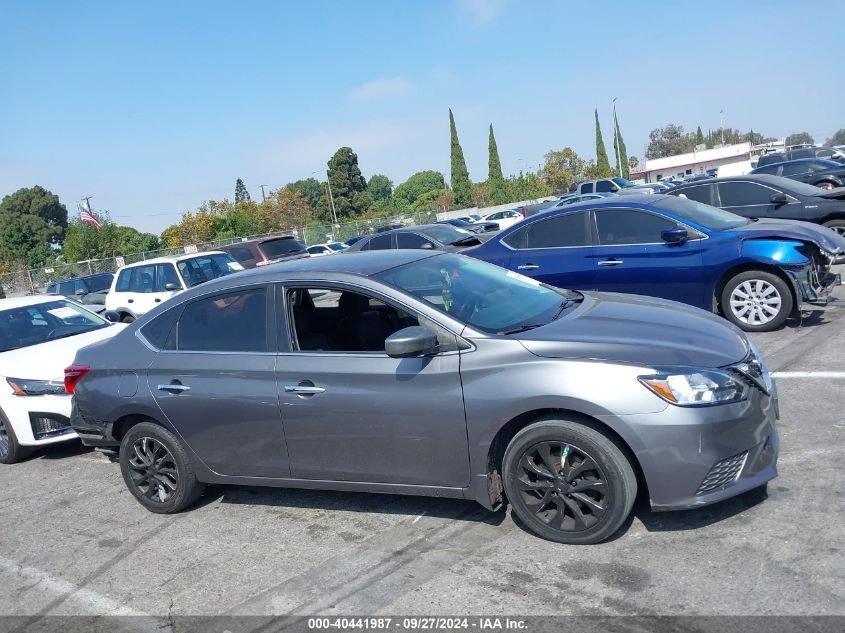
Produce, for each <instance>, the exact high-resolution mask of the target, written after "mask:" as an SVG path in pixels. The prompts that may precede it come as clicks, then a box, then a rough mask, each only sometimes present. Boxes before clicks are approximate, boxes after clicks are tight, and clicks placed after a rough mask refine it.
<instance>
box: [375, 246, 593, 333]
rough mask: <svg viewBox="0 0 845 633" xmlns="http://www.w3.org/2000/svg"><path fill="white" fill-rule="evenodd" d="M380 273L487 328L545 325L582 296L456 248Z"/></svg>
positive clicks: (491, 330)
mask: <svg viewBox="0 0 845 633" xmlns="http://www.w3.org/2000/svg"><path fill="white" fill-rule="evenodd" d="M376 277H378V278H380V279H381V280H382V281H384V282H385V283H387V284H390V285H391V286H394V287H396V288H399V289H400V290H404V291H405V292H407V293H409V294H412V295H414V296H415V297H417V298H418V299H421V300H422V301H425V302H426V303H428V304H430V305H432V306H434V307H435V308H437V309H438V310H440V311H441V312H445V313H447V314H449V315H451V316H453V317H455V318H456V319H458V320H460V321H462V322H464V323H466V324H467V325H470V326H472V327H473V328H475V329H477V330H480V331H482V332H487V333H488V334H504V333H508V332H510V331H513V330H519V329H528V327H536V326H539V325H545V324H546V323H548V322H549V321H551V320H553V319H554V318H556V317H557V316H558V315H559V314H560V312H561V311H562V308H563V307H565V306H566V305H568V303H569V299H573V300H574V299H575V298H576V297H580V295H577V294H575V293H573V294H572V295H570V294H569V293H567V291H564V290H557V289H555V288H552V287H551V286H547V285H545V284H541V283H540V282H539V281H536V280H534V279H531V278H530V277H525V276H523V275H520V274H519V273H515V272H512V271H510V270H505V269H504V268H499V267H498V266H494V265H493V264H488V263H486V262H482V261H480V260H477V259H473V258H469V257H462V256H460V255H452V254H444V255H439V256H437V257H427V258H425V259H420V260H417V261H415V262H411V263H409V264H405V265H403V266H399V267H397V268H391V269H390V270H387V271H385V272H383V273H380V274H378V275H376Z"/></svg>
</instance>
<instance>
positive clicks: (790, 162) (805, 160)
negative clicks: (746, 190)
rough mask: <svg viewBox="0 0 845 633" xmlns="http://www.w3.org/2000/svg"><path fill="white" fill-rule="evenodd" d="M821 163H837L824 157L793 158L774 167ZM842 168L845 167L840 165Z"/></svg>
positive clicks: (773, 164)
mask: <svg viewBox="0 0 845 633" xmlns="http://www.w3.org/2000/svg"><path fill="white" fill-rule="evenodd" d="M819 161H825V162H827V163H835V162H836V161H835V160H831V159H829V158H824V157H822V156H811V157H808V158H793V159H792V160H782V161H780V162H778V163H772V166H773V167H774V166H775V165H777V166H778V167H780V166H781V165H793V164H795V163H818V162H819ZM768 166H769V165H763V167H768ZM840 166H841V167H845V165H840ZM758 169H759V167H758ZM754 175H756V174H754Z"/></svg>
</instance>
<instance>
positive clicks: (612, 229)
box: [596, 209, 678, 245]
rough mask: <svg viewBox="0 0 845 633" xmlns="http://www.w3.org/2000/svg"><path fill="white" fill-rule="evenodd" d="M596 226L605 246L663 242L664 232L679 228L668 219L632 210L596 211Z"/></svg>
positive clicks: (600, 240) (600, 239) (601, 242)
mask: <svg viewBox="0 0 845 633" xmlns="http://www.w3.org/2000/svg"><path fill="white" fill-rule="evenodd" d="M596 225H597V226H598V230H599V243H600V244H604V245H611V244H616V245H619V244H653V243H658V242H662V241H663V238H661V237H660V234H661V233H662V232H663V231H666V230H669V229H674V228H677V227H678V225H677V224H676V223H675V222H672V221H671V220H669V219H667V218H664V217H661V216H659V215H654V214H653V213H644V212H642V211H633V210H630V209H602V210H599V211H596Z"/></svg>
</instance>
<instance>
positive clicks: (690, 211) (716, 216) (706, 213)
mask: <svg viewBox="0 0 845 633" xmlns="http://www.w3.org/2000/svg"><path fill="white" fill-rule="evenodd" d="M652 204H653V205H654V206H655V207H657V208H658V209H663V210H664V211H668V212H669V213H674V214H675V215H677V216H678V217H679V218H681V219H682V220H689V221H690V222H693V223H695V224H698V225H699V226H703V227H704V228H705V229H711V230H713V231H726V230H728V229H735V228H736V227H738V226H745V225H746V224H748V221H749V220H748V218H744V217H742V216H739V215H736V214H735V213H731V212H730V211H725V210H724V209H718V208H716V207H711V206H710V205H709V204H702V203H701V202H696V201H695V200H690V199H689V198H681V197H679V196H666V197H665V198H661V199H660V200H658V201H657V202H653V203H652Z"/></svg>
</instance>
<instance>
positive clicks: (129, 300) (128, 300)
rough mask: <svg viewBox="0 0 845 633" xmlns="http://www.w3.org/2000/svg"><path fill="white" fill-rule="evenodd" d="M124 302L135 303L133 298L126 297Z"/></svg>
mask: <svg viewBox="0 0 845 633" xmlns="http://www.w3.org/2000/svg"><path fill="white" fill-rule="evenodd" d="M126 303H135V299H127V300H126Z"/></svg>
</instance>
